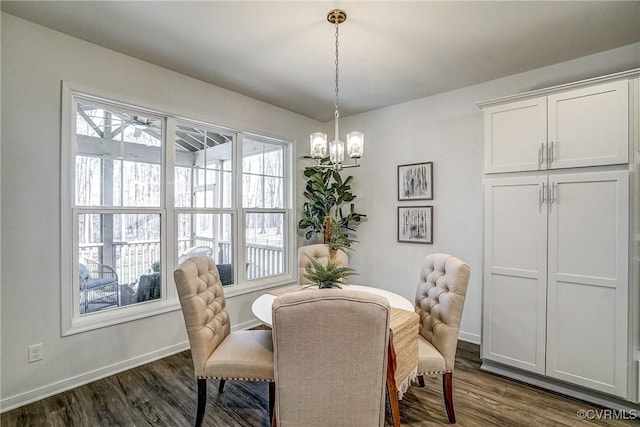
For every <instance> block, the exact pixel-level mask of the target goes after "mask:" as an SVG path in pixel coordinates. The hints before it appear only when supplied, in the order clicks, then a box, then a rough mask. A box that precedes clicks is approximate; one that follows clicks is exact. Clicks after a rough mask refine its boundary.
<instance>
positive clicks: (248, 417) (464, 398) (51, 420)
mask: <svg viewBox="0 0 640 427" xmlns="http://www.w3.org/2000/svg"><path fill="white" fill-rule="evenodd" d="M479 367H480V358H479V347H478V346H477V345H473V344H469V343H465V342H460V344H459V346H458V353H457V357H456V371H455V374H454V400H455V407H456V417H457V421H458V423H457V425H459V426H536V427H537V426H578V425H579V426H585V425H586V426H589V425H592V426H622V425H625V426H628V425H640V422H639V421H603V420H598V421H596V420H594V421H584V420H579V419H578V416H577V412H578V411H579V410H588V409H599V408H597V407H595V406H592V405H589V404H587V403H584V402H581V401H578V400H574V399H570V398H566V397H563V396H560V395H557V394H554V393H550V392H546V391H543V390H540V389H537V388H534V387H531V386H528V385H525V384H522V383H518V382H515V381H511V380H508V379H505V378H501V377H498V376H495V375H492V374H488V373H486V372H482V371H480V370H479ZM425 382H426V387H425V388H420V387H418V386H417V385H414V386H413V387H411V388H410V389H409V391H408V392H407V393H406V394H405V397H404V399H403V400H402V401H400V411H401V414H402V425H403V426H438V425H447V424H448V422H447V416H446V413H445V410H444V405H443V401H442V391H441V380H440V378H435V379H431V378H425ZM217 386H218V384H217V381H209V389H208V392H209V393H208V403H207V410H206V415H205V419H204V425H205V426H211V427H214V426H215V427H227V426H228V427H268V426H269V420H268V412H267V400H268V398H267V396H268V386H267V384H266V383H253V382H233V381H228V382H227V384H226V386H225V391H224V393H222V394H218V390H217ZM195 410H196V381H195V379H194V378H193V368H192V365H191V357H190V353H189V352H188V351H186V352H182V353H179V354H176V355H174V356H171V357H167V358H165V359H162V360H158V361H156V362H153V363H149V364H146V365H144V366H141V367H138V368H135V369H131V370H129V371H126V372H122V373H119V374H117V375H113V376H111V377H108V378H105V379H102V380H99V381H95V382H93V383H91V384H87V385H85V386H82V387H78V388H76V389H74V390H70V391H67V392H64V393H60V394H58V395H56V396H52V397H50V398H47V399H44V400H41V401H39V402H35V403H32V404H30V405H27V406H23V407H21V408H17V409H14V410H12V411H9V412H6V413H4V414H2V415H1V417H0V418H1V424H2V426H3V427H5V426H6V427H14V426H15V427H27V426H60V427H71V426H88V427H96V426H105V427H106V426H136V427H137V426H141V427H142V426H168V427H181V426H191V425H193V420H194V418H195ZM390 421H391V415H390V413H389V411H388V409H387V423H386V424H385V426H389V425H390V424H389V423H390ZM301 427H303V426H301ZM327 427H340V426H327ZM344 427H349V426H344Z"/></svg>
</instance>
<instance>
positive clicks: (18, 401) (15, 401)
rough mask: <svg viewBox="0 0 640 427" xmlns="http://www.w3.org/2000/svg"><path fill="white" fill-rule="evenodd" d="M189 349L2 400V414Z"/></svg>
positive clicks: (178, 347) (134, 360)
mask: <svg viewBox="0 0 640 427" xmlns="http://www.w3.org/2000/svg"><path fill="white" fill-rule="evenodd" d="M188 349H189V342H188V341H185V342H181V343H178V344H175V345H172V346H169V347H165V348H161V349H159V350H156V351H152V352H151V353H147V354H142V355H140V356H136V357H134V358H131V359H128V360H123V361H121V362H118V363H114V364H112V365H109V366H105V367H102V368H99V369H96V370H93V371H90V372H87V373H84V374H81V375H77V376H75V377H71V378H67V379H64V380H62V381H57V382H55V383H52V384H49V385H45V386H42V387H38V388H36V389H34V390H30V391H27V392H24V393H20V394H17V395H15V396H10V397H6V398H3V399H2V400H0V413H2V412H6V411H9V410H11V409H15V408H18V407H20V406H24V405H27V404H29V403H32V402H35V401H38V400H41V399H44V398H46V397H49V396H53V395H55V394H58V393H62V392H63V391H67V390H71V389H73V388H76V387H80V386H82V385H85V384H88V383H90V382H93V381H96V380H99V379H102V378H105V377H108V376H110V375H114V374H117V373H118V372H122V371H126V370H127V369H131V368H135V367H136V366H140V365H144V364H145V363H149V362H153V361H154V360H158V359H162V358H163V357H167V356H171V355H172V354H176V353H179V352H181V351H184V350H188Z"/></svg>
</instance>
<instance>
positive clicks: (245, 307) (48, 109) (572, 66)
mask: <svg viewBox="0 0 640 427" xmlns="http://www.w3.org/2000/svg"><path fill="white" fill-rule="evenodd" d="M1 19H2V46H1V54H2V77H1V78H2V88H1V90H2V105H1V114H2V124H3V126H2V135H1V137H2V139H3V144H2V146H1V149H2V153H1V156H0V158H1V161H2V163H1V165H0V171H1V174H2V176H1V179H0V182H1V188H0V192H1V195H2V203H1V209H2V211H1V213H0V216H1V218H2V226H1V233H0V236H1V239H2V240H1V246H0V248H1V253H2V271H1V274H2V276H1V286H2V299H1V304H2V306H1V313H2V322H1V323H2V325H1V333H2V344H3V345H2V353H1V355H0V358H1V363H2V365H1V366H0V369H1V371H2V384H1V387H2V388H1V390H0V395H1V400H0V405H1V406H2V410H6V409H7V408H8V407H11V406H15V405H19V404H22V403H26V402H28V401H30V400H34V399H38V398H40V397H43V396H45V395H47V394H51V393H55V392H58V391H61V390H63V389H65V388H69V387H73V386H75V385H77V384H80V383H83V382H87V381H90V380H92V379H95V378H98V377H100V376H104V375H108V374H110V373H112V372H115V371H117V370H121V369H123V368H126V367H127V366H129V365H131V364H136V363H140V362H142V361H144V360H147V359H151V358H154V357H159V356H161V355H163V354H165V353H169V352H172V351H175V350H176V349H179V348H184V346H185V343H186V333H185V331H184V323H183V320H182V316H181V313H180V312H179V311H176V312H172V313H168V314H165V315H161V316H155V317H152V318H148V319H143V320H139V321H135V322H130V323H127V324H122V325H117V326H113V327H109V328H103V329H100V330H96V331H92V332H87V333H82V334H77V335H73V336H69V337H65V338H61V337H60V286H61V285H60V279H59V277H60V256H59V250H60V202H59V198H60V185H59V183H60V176H61V173H62V171H60V112H61V102H60V101H61V81H62V80H68V81H71V82H74V83H77V84H80V85H83V86H88V87H92V88H95V89H98V90H102V91H108V92H110V93H115V94H122V95H123V97H126V98H133V99H139V100H141V101H142V102H144V103H145V104H146V105H148V106H150V107H155V108H158V109H164V110H168V111H170V112H175V113H180V114H184V115H187V116H191V117H194V118H200V119H202V120H207V121H211V122H214V123H219V124H222V125H228V126H235V127H238V128H242V129H247V130H255V131H259V132H266V133H270V134H275V135H279V136H282V137H287V138H292V139H297V140H298V156H301V155H303V154H306V153H307V141H308V139H307V138H308V134H309V133H310V132H311V131H317V130H318V128H319V127H320V126H322V125H321V124H319V123H318V122H315V121H313V120H310V119H307V118H304V117H302V116H299V115H296V114H293V113H290V112H287V111H284V110H281V109H279V108H276V107H273V106H269V105H267V104H264V103H261V102H258V101H255V100H252V99H250V98H247V97H243V96H240V95H238V94H235V93H232V92H229V91H226V90H224V89H220V88H217V87H214V86H211V85H208V84H205V83H203V82H200V81H197V80H194V79H190V78H188V77H185V76H182V75H179V74H177V73H174V72H171V71H168V70H165V69H162V68H159V67H156V66H153V65H150V64H148V63H145V62H142V61H138V60H135V59H132V58H130V57H127V56H124V55H121V54H118V53H115V52H113V51H110V50H107V49H104V48H101V47H99V46H96V45H92V44H89V43H86V42H83V41H80V40H78V39H75V38H72V37H69V36H66V35H63V34H61V33H57V32H54V31H51V30H48V29H45V28H43V27H40V26H37V25H33V24H30V23H28V22H26V21H23V20H21V19H19V18H16V17H13V16H11V15H7V14H4V13H3V14H2V17H1ZM639 53H640V45H634V46H630V47H627V48H622V49H617V50H614V51H610V52H605V53H602V54H598V55H594V56H590V57H586V58H582V59H578V60H575V61H570V62H566V63H562V64H559V65H555V66H552V67H546V68H543V69H540V70H534V71H530V72H527V73H522V74H518V75H515V76H511V77H506V78H503V79H499V80H495V81H492V82H488V83H484V84H481V85H476V86H472V87H468V88H464V89H460V90H457V91H452V92H448V93H445V94H441V95H437V96H432V97H428V98H424V99H420V100H417V101H413V102H408V103H404V104H401V105H397V106H393V107H389V108H385V109H381V110H377V111H372V112H368V113H364V114H360V115H357V116H353V117H349V118H345V119H342V120H341V127H342V129H343V130H345V131H347V130H356V129H357V130H361V131H364V132H365V134H366V138H367V145H366V151H365V157H364V159H363V162H362V163H363V167H361V168H360V169H356V170H350V171H352V172H353V175H354V176H355V177H356V182H355V185H354V187H355V190H356V193H357V194H358V196H359V197H358V199H357V200H358V204H359V207H360V210H361V211H362V212H363V213H366V214H368V215H369V220H368V221H367V222H366V223H365V224H363V225H362V226H361V228H360V231H359V233H358V240H359V241H360V243H359V244H357V246H356V251H355V252H353V253H352V254H351V260H352V262H351V263H352V264H353V266H354V267H355V268H356V269H357V270H358V272H359V273H360V275H359V276H355V277H354V278H353V282H355V283H369V284H373V285H377V286H380V287H383V288H386V289H390V290H393V291H396V292H398V293H400V294H402V295H404V296H406V297H407V298H413V294H414V291H415V285H416V282H417V277H418V272H419V270H420V264H421V261H422V259H423V257H424V256H425V255H426V254H428V253H431V252H449V253H453V254H456V255H457V256H459V257H460V258H462V259H464V260H465V261H467V262H468V263H469V265H470V266H471V270H472V279H471V284H470V289H469V296H468V298H467V303H466V307H465V313H464V317H463V323H462V337H463V338H466V339H468V340H471V341H476V342H478V341H479V334H480V300H481V298H480V293H481V277H482V276H481V271H482V227H481V226H482V181H481V180H482V165H481V159H482V156H481V153H482V122H481V115H480V111H479V110H478V109H477V107H476V106H475V103H476V102H478V101H481V100H486V99H490V98H495V97H500V96H504V95H511V94H514V93H518V92H522V91H526V90H531V89H536V88H541V87H546V86H550V85H553V84H558V83H563V82H568V81H574V80H578V79H582V78H586V77H593V76H596V75H601V74H607V73H610V72H614V71H620V70H624V69H629V68H634V67H638V66H640V54H639ZM409 65H410V64H409ZM425 72H428V70H425ZM343 84H347V83H346V82H344V83H343ZM324 125H325V127H326V128H327V131H328V133H330V134H331V133H332V131H331V130H330V127H331V123H326V124H324ZM418 161H433V162H434V178H435V193H434V196H435V198H434V200H433V202H428V203H424V204H432V205H433V206H435V232H434V241H435V243H434V244H433V245H415V244H401V243H397V241H396V211H397V206H399V205H402V206H406V205H410V203H406V202H405V203H399V202H397V200H396V185H397V184H396V173H397V172H396V166H397V165H399V164H405V163H414V162H418ZM305 165H306V162H304V163H303V162H301V163H300V164H299V165H298V167H297V178H298V203H297V205H298V211H299V207H300V206H301V205H302V202H303V200H302V197H301V193H302V186H303V182H302V179H301V169H302V168H303V167H304V166H305ZM411 204H413V203H411ZM415 204H416V205H417V204H419V203H415ZM255 297H256V295H255V294H250V295H245V296H239V297H234V298H232V299H230V301H229V307H230V312H231V317H232V319H231V321H232V324H234V325H246V324H248V323H250V322H251V321H252V316H251V311H250V305H251V302H252V301H253V300H254V299H255ZM39 342H42V343H43V344H44V346H45V360H44V361H42V362H37V363H34V364H28V363H27V351H26V348H27V345H29V344H33V343H39Z"/></svg>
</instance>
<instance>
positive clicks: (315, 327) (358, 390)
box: [272, 289, 390, 427]
mask: <svg viewBox="0 0 640 427" xmlns="http://www.w3.org/2000/svg"><path fill="white" fill-rule="evenodd" d="M389 313H390V308H389V301H388V300H387V299H386V298H384V297H381V296H378V295H373V294H370V293H367V292H362V291H351V290H348V289H322V290H306V291H301V292H294V293H289V294H285V295H283V296H281V297H279V298H277V299H276V300H275V301H274V303H273V306H272V314H273V342H274V374H275V383H276V410H275V415H276V420H277V425H278V427H300V426H305V427H324V426H367V427H369V426H382V425H383V423H384V415H385V389H386V388H385V386H386V369H387V355H388V343H389Z"/></svg>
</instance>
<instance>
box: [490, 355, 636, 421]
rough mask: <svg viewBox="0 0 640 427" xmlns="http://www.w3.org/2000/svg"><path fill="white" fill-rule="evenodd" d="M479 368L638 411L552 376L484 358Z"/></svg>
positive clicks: (620, 408)
mask: <svg viewBox="0 0 640 427" xmlns="http://www.w3.org/2000/svg"><path fill="white" fill-rule="evenodd" d="M480 369H481V370H483V371H486V372H491V373H492V374H497V375H500V376H503V377H507V378H511V379H514V380H517V381H521V382H524V383H527V384H531V385H534V386H536V387H540V388H543V389H545V390H550V391H553V392H556V393H560V394H563V395H565V396H569V397H573V398H575V399H580V400H584V401H585V402H589V403H593V404H595V405H600V406H603V407H605V408H610V409H615V410H622V411H626V412H629V413H632V414H638V413H640V405H638V404H637V403H634V402H630V401H627V400H623V399H620V398H617V397H614V396H609V395H606V394H603V393H599V392H596V391H591V390H589V389H586V388H583V387H579V386H574V385H572V384H567V383H563V382H561V381H556V380H554V379H552V378H548V377H541V376H539V375H536V374H532V373H529V372H525V371H522V370H520V369H517V368H511V367H508V366H504V365H502V364H500V363H497V362H492V361H490V360H486V359H484V360H483V361H482V365H481V366H480Z"/></svg>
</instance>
